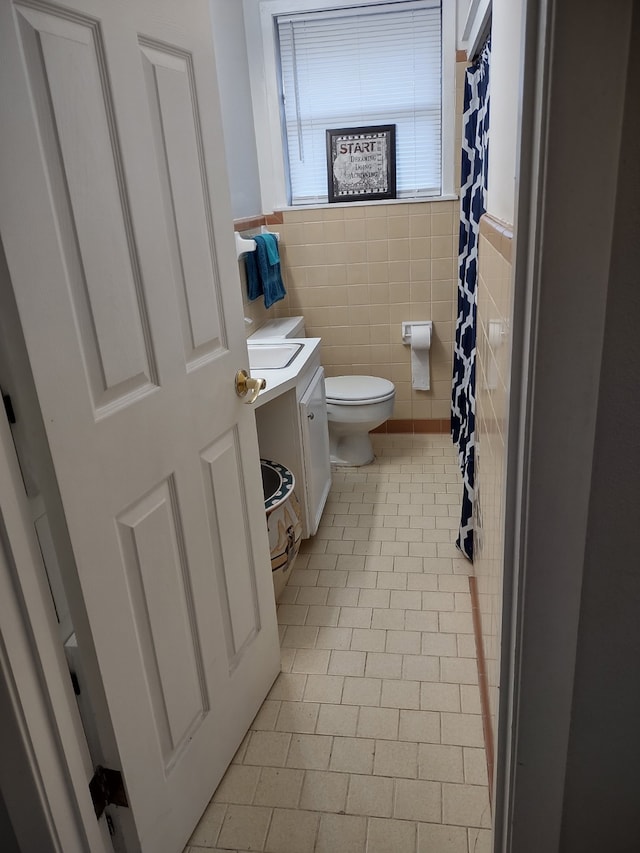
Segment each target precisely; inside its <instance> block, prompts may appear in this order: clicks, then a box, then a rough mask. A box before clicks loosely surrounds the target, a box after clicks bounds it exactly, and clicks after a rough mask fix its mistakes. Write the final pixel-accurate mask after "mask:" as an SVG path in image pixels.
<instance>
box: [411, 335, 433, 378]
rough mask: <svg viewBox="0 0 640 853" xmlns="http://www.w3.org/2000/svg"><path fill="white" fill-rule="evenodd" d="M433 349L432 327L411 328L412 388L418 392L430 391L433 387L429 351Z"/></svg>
mask: <svg viewBox="0 0 640 853" xmlns="http://www.w3.org/2000/svg"><path fill="white" fill-rule="evenodd" d="M430 348H431V326H417V325H416V326H412V327H411V387H412V388H414V389H415V390H416V391H428V390H429V388H430V387H431V377H430V375H429V349H430Z"/></svg>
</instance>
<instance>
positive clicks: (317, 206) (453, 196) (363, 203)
mask: <svg viewBox="0 0 640 853" xmlns="http://www.w3.org/2000/svg"><path fill="white" fill-rule="evenodd" d="M458 198H459V196H458V194H457V193H453V194H451V195H433V196H423V197H422V198H385V199H380V200H376V201H350V202H345V203H344V204H329V203H328V202H325V203H324V204H295V205H288V206H285V207H277V208H276V211H277V212H278V213H290V212H291V211H292V210H328V209H329V208H345V207H379V206H380V205H385V204H431V203H432V202H435V203H437V202H439V201H457V200H458Z"/></svg>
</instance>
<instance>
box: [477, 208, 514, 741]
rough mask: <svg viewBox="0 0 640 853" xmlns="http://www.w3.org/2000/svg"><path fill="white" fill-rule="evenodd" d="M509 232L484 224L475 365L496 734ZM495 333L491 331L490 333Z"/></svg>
mask: <svg viewBox="0 0 640 853" xmlns="http://www.w3.org/2000/svg"><path fill="white" fill-rule="evenodd" d="M511 242H512V241H511V237H510V232H509V233H508V234H505V229H504V228H501V226H500V225H499V224H497V223H496V227H495V228H494V227H493V226H492V224H491V220H490V219H485V220H483V222H482V225H481V233H480V244H479V274H480V275H479V288H478V339H477V340H478V358H477V364H476V376H477V388H476V401H477V417H476V504H475V531H476V532H475V537H476V538H475V541H474V566H473V568H474V574H475V576H476V579H477V580H476V583H477V588H478V599H479V610H480V619H481V625H482V642H483V648H484V657H485V664H486V674H487V682H488V700H489V709H488V710H489V716H490V722H491V728H492V732H493V734H494V741H495V733H496V722H497V713H498V700H499V692H498V687H499V675H500V673H499V664H500V621H501V615H502V585H503V583H502V582H503V574H504V566H503V548H504V505H505V463H506V456H505V454H506V431H507V425H508V401H509V384H510V377H509V366H510V360H511V345H510V337H509V324H510V318H511V308H512V295H513V293H512V279H511V260H510V258H511ZM490 330H491V331H490Z"/></svg>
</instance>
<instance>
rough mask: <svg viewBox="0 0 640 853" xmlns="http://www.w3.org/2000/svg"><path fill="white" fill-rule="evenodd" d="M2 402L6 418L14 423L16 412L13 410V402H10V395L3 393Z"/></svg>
mask: <svg viewBox="0 0 640 853" xmlns="http://www.w3.org/2000/svg"><path fill="white" fill-rule="evenodd" d="M2 402H3V403H4V410H5V412H6V413H7V420H8V421H9V423H10V424H15V422H16V413H15V412H14V410H13V403H12V402H11V397H10V396H9V395H8V394H3V395H2Z"/></svg>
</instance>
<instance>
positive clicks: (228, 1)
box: [209, 0, 263, 219]
mask: <svg viewBox="0 0 640 853" xmlns="http://www.w3.org/2000/svg"><path fill="white" fill-rule="evenodd" d="M242 5H243V4H242V2H240V0H209V8H210V11H211V22H212V26H213V46H214V50H215V55H216V69H217V72H218V89H219V91H220V105H221V108H222V127H223V130H224V139H225V149H226V159H227V171H228V173H229V187H230V190H231V210H232V214H233V218H234V219H241V218H243V217H248V216H257V215H259V214H261V213H263V210H262V203H261V199H260V176H259V175H258V155H257V149H256V138H255V130H254V125H253V112H252V106H251V88H250V85H249V65H248V59H247V46H246V41H245V31H244V16H243V9H242ZM256 14H257V10H256Z"/></svg>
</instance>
